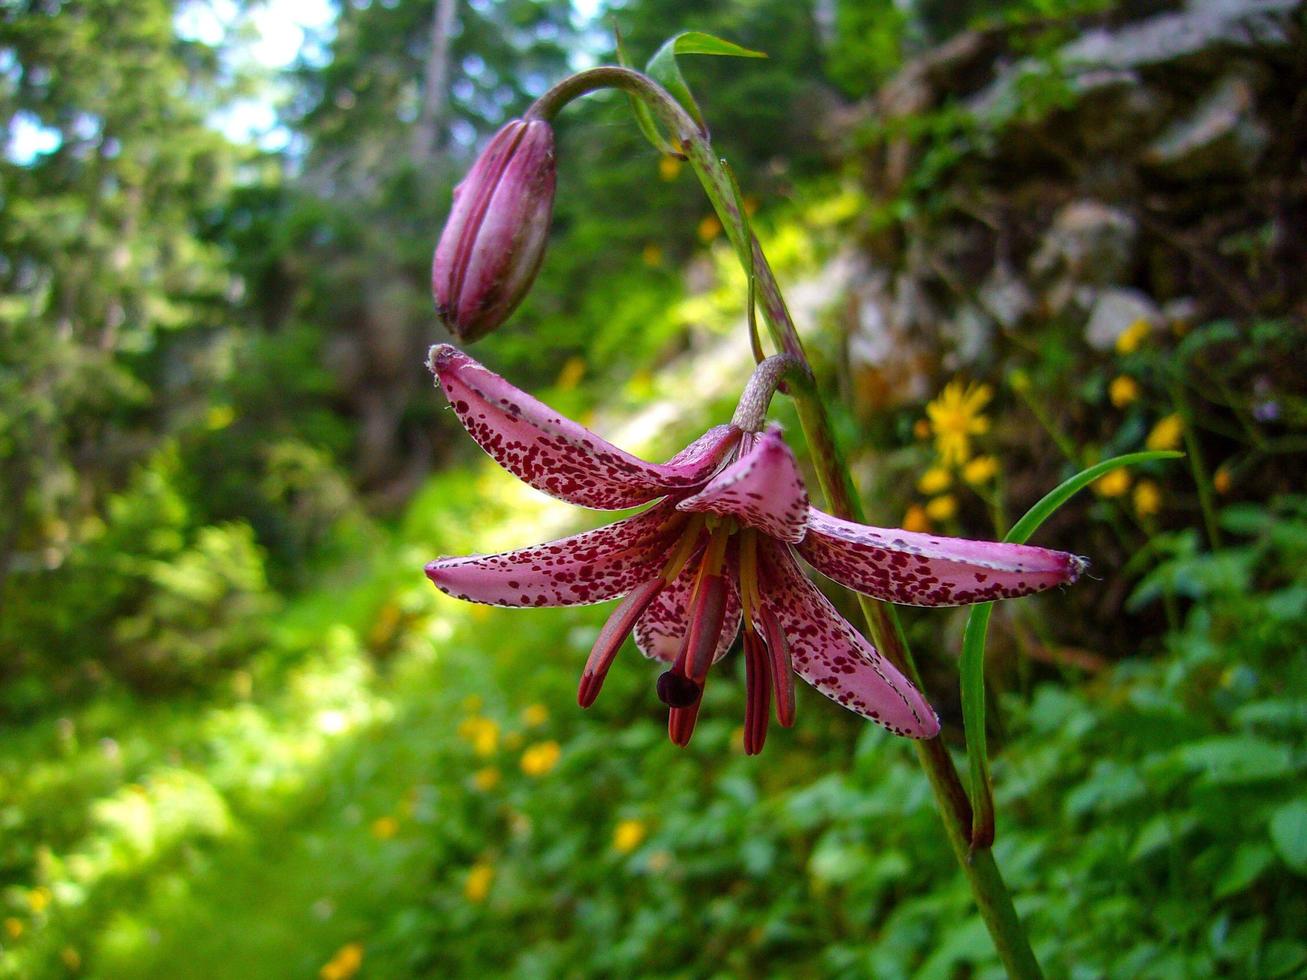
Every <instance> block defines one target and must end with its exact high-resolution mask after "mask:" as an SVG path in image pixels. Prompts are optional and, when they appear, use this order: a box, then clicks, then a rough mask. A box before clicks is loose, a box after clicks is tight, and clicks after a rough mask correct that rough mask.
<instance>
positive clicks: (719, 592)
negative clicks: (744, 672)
mask: <svg viewBox="0 0 1307 980" xmlns="http://www.w3.org/2000/svg"><path fill="white" fill-rule="evenodd" d="M694 599H695V603H694V608H693V610H692V612H691V614H690V632H689V636H688V641H687V643H686V647H685V649H686V661H685V666H686V671H685V673H686V675H687V676H688V677H690V678H691V679H693V680H694V681H695V682H697V683H698V684H700V685H702V684H703V681H704V678H705V677H707V676H708V668H709V667H711V666H712V656H713V653H715V652H716V650H717V642H718V641H719V640H720V639H721V636H722V624H723V622H724V621H725V619H726V579H725V578H724V577H723V576H721V575H705V576H703V578H701V579H700V581H699V587H698V589H696V590H695V596H694Z"/></svg>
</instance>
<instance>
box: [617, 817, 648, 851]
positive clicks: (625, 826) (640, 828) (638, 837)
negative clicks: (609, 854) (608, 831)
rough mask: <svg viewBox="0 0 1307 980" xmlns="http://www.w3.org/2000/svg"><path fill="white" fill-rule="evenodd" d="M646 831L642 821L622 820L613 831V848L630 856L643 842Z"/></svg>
mask: <svg viewBox="0 0 1307 980" xmlns="http://www.w3.org/2000/svg"><path fill="white" fill-rule="evenodd" d="M647 833H648V829H647V828H646V827H645V825H644V821H642V820H622V821H620V822H619V823H618V824H617V826H616V827H615V828H614V829H613V848H614V850H617V851H619V852H621V853H622V854H630V853H631V852H632V851H634V850H635V849H636V848H637V847H639V846H640V842H641V841H643V840H644V838H645V835H646V834H647Z"/></svg>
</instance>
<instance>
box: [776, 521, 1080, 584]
mask: <svg viewBox="0 0 1307 980" xmlns="http://www.w3.org/2000/svg"><path fill="white" fill-rule="evenodd" d="M799 553H800V554H801V555H803V557H804V558H805V559H806V560H807V562H808V564H810V565H812V567H813V568H815V569H817V571H819V572H821V573H822V574H823V575H825V576H827V577H828V578H831V579H834V580H835V581H836V582H838V583H840V584H841V585H843V586H846V587H848V588H850V589H853V590H855V591H857V592H862V593H865V594H866V595H870V596H875V597H876V598H877V599H884V600H886V601H887V602H898V603H902V604H904V605H909V606H961V605H966V604H968V603H972V602H985V601H988V600H990V599H1012V598H1015V597H1016V596H1022V595H1029V594H1030V593H1032V592H1040V591H1042V590H1044V589H1049V588H1052V587H1053V586H1055V585H1064V584H1068V583H1071V582H1074V581H1075V580H1076V579H1077V578H1079V577H1080V573H1081V572H1082V571H1084V569H1085V566H1086V564H1087V563H1086V561H1085V560H1084V559H1083V558H1080V557H1077V556H1076V555H1071V554H1067V553H1066V552H1064V551H1049V550H1048V549H1047V548H1033V547H1031V546H1029V545H1024V544H1003V543H1000V542H993V541H969V540H967V539H965V538H944V537H938V536H936V535H933V534H921V533H917V532H914V531H901V530H897V529H890V528H881V527H868V526H867V525H865V524H854V523H853V522H852V521H845V520H841V519H840V518H838V517H832V516H831V515H829V514H824V513H822V512H821V511H819V510H817V509H816V508H813V509H812V510H811V511H810V513H809V517H808V533H807V536H806V537H805V538H804V539H803V543H802V544H800V545H799Z"/></svg>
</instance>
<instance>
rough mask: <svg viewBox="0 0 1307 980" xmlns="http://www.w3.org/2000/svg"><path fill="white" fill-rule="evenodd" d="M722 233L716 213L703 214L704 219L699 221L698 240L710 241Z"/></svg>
mask: <svg viewBox="0 0 1307 980" xmlns="http://www.w3.org/2000/svg"><path fill="white" fill-rule="evenodd" d="M721 233H722V223H721V222H720V221H718V220H717V215H715V214H709V215H705V216H704V219H703V220H702V221H700V222H699V241H701V242H710V241H712V240H713V239H714V238H716V237H717V236H718V235H720V234H721Z"/></svg>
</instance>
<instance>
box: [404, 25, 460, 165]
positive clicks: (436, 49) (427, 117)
mask: <svg viewBox="0 0 1307 980" xmlns="http://www.w3.org/2000/svg"><path fill="white" fill-rule="evenodd" d="M455 3H456V0H436V10H435V16H434V17H433V18H432V20H431V54H430V56H429V57H428V58H427V71H426V78H425V80H424V82H423V85H422V114H421V115H420V116H419V117H418V121H417V124H416V126H415V127H414V129H413V163H414V164H416V165H417V166H419V167H420V166H422V165H424V164H428V163H431V162H432V161H433V160H434V159H435V157H436V154H437V153H438V152H439V151H440V148H441V147H442V146H443V144H444V124H445V106H446V101H447V96H448V88H449V36H450V33H451V31H452V30H453V27H454V6H455Z"/></svg>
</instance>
